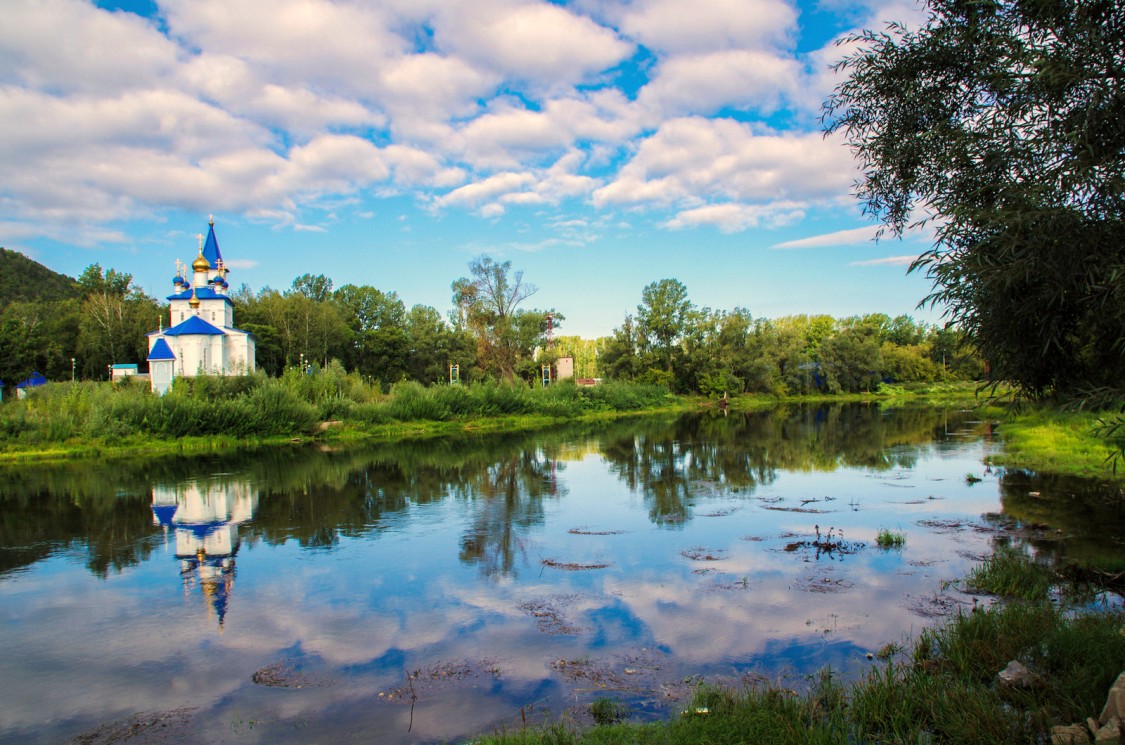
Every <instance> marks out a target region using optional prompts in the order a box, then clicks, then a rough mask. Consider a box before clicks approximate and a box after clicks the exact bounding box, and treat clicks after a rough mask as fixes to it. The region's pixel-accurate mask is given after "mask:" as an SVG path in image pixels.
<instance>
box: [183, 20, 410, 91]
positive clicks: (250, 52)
mask: <svg viewBox="0 0 1125 745" xmlns="http://www.w3.org/2000/svg"><path fill="white" fill-rule="evenodd" d="M161 9H162V10H163V12H164V13H165V16H166V18H167V20H168V25H169V28H170V30H171V32H172V33H173V34H174V35H176V36H177V37H179V38H182V39H184V40H185V41H186V42H187V43H188V44H190V45H191V46H195V47H198V48H201V49H206V50H207V51H208V52H210V53H212V54H222V55H228V56H234V57H238V58H239V59H243V60H245V61H246V62H247V63H248V64H250V65H251V66H252V67H255V68H259V69H262V70H264V71H268V75H267V76H266V77H267V79H269V80H270V81H271V82H275V83H278V84H283V85H286V86H289V85H294V84H297V85H299V86H309V85H312V84H314V83H315V84H318V85H319V86H320V87H322V88H323V87H327V89H328V90H331V91H334V92H335V93H337V94H342V93H344V92H353V93H356V94H364V93H369V92H370V91H371V89H372V87H373V82H374V80H375V77H376V75H375V72H376V70H377V67H378V65H379V64H380V63H382V62H384V61H385V60H386V59H388V58H391V57H395V56H399V55H401V54H403V53H405V52H406V51H407V50H408V48H409V45H408V43H407V42H406V40H405V39H403V38H402V37H401V36H399V35H397V34H396V33H394V32H393V31H392V30H391V29H390V28H389V26H390V24H391V23H392V21H393V19H391V18H387V17H385V16H384V14H383V13H382V11H381V10H380V6H379V5H378V4H372V3H362V4H361V3H352V2H331V1H330V0H234V1H232V0H165V1H164V2H162V3H161Z"/></svg>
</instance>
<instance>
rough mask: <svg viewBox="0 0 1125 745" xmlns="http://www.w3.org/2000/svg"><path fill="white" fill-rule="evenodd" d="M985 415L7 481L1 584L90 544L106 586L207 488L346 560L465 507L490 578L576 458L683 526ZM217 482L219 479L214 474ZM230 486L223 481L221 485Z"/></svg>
mask: <svg viewBox="0 0 1125 745" xmlns="http://www.w3.org/2000/svg"><path fill="white" fill-rule="evenodd" d="M970 416H971V414H968V413H964V414H962V413H950V412H945V411H942V410H940V409H936V408H932V407H925V406H917V407H903V408H895V409H888V408H881V407H879V406H876V405H870V404H847V405H822V406H801V405H782V406H777V407H774V408H770V409H767V410H763V411H757V412H750V413H742V414H739V413H734V414H730V415H729V416H722V415H719V414H718V413H717V412H716V413H714V414H706V413H705V414H701V415H691V416H682V417H676V416H669V415H664V416H647V417H635V418H626V419H619V420H615V421H612V422H597V423H585V424H579V425H575V426H572V427H558V428H554V429H552V430H550V431H546V432H534V433H507V434H498V435H484V436H464V437H453V438H441V439H438V440H427V441H412V442H399V443H390V444H386V445H382V446H379V447H372V448H368V449H356V450H350V451H343V452H323V451H321V450H318V449H315V448H293V449H269V450H262V451H259V452H251V453H242V454H239V455H237V456H234V457H218V456H215V457H205V456H197V457H193V458H191V459H183V458H167V459H159V460H150V461H138V462H115V463H113V464H101V463H97V462H95V463H67V464H62V465H50V466H48V465H37V466H21V467H19V468H0V572H6V571H10V570H12V569H15V568H18V567H22V566H27V565H29V564H32V563H34V562H36V561H39V560H41V559H43V558H46V557H48V556H50V555H52V554H54V553H57V552H59V551H62V550H73V549H74V548H75V547H82V548H84V549H85V550H86V552H87V555H88V558H87V566H88V567H89V568H90V570H91V571H92V572H94V573H95V574H97V575H99V576H106V574H107V573H108V572H109V571H111V570H113V571H120V570H121V569H123V568H125V567H128V566H131V565H133V564H136V563H138V562H140V561H143V560H144V559H146V558H147V557H148V556H149V555H150V553H151V551H152V548H153V547H154V546H155V545H157V543H158V540H157V536H156V532H157V530H158V528H157V527H156V526H154V525H153V523H152V516H151V513H150V497H151V494H152V493H153V489H154V487H156V486H159V485H161V484H176V483H184V482H189V481H193V480H199V479H200V478H201V477H205V478H206V479H209V480H211V481H215V482H216V483H236V482H237V483H241V484H248V485H250V486H252V487H253V489H254V490H255V493H256V494H257V495H258V505H257V508H256V510H255V514H254V518H253V520H252V521H249V522H247V523H245V524H244V525H242V526H241V528H240V536H241V540H243V541H246V542H248V543H250V544H251V545H253V544H254V543H255V542H256V541H264V542H266V543H269V544H281V543H285V542H288V541H296V542H297V544H299V545H300V546H301V547H302V548H305V549H308V550H332V549H333V548H335V547H336V546H338V545H339V544H340V543H341V541H342V540H343V539H345V538H348V537H359V536H371V535H378V534H379V533H380V532H382V531H385V530H387V529H388V527H389V526H391V525H392V524H394V523H395V522H396V521H402V520H406V519H408V517H409V514H410V510H411V508H412V507H414V506H417V505H424V504H429V503H434V502H440V501H443V500H449V499H455V500H460V501H461V502H463V503H464V504H465V507H466V510H467V522H468V525H469V527H468V528H467V529H466V530H465V532H464V533H463V535H462V536H461V538H460V556H461V560H462V561H464V562H465V563H466V564H471V565H475V566H477V567H478V568H479V569H480V571H481V572H482V573H484V574H485V575H488V576H494V575H509V574H514V573H515V572H517V571H518V568H519V566H520V565H521V562H523V561H525V560H526V557H525V556H524V553H523V552H524V546H525V543H526V536H527V534H528V532H529V531H530V530H531V529H532V528H533V527H534V526H536V525H538V524H540V523H542V522H543V510H544V499H545V498H550V497H558V498H562V497H564V496H565V479H564V478H562V475H560V473H559V471H560V470H561V469H562V468H563V467H564V466H565V458H566V457H568V456H567V453H571V452H574V451H575V450H577V451H579V452H582V453H587V454H589V453H600V454H601V456H602V457H603V458H604V459H605V461H606V462H607V464H608V466H609V469H610V471H611V472H612V473H613V474H615V475H616V476H617V478H619V479H620V480H621V481H622V482H623V483H624V484H625V485H626V486H627V487H628V488H629V489H630V490H632V491H634V492H636V493H639V494H641V495H642V497H643V499H644V500H645V502H646V505H647V508H648V513H649V516H650V519H652V520H653V521H655V522H657V523H658V524H661V525H665V526H670V527H671V526H676V525H680V524H682V523H683V521H685V520H688V519H690V518H691V515H692V507H693V504H694V500H695V499H697V498H698V497H700V496H701V495H711V494H717V493H722V494H727V495H732V496H734V495H742V496H746V495H750V494H753V493H754V492H755V491H757V490H759V489H760V488H762V487H763V486H768V485H769V484H771V483H773V482H774V480H775V479H776V478H777V476H778V474H779V473H780V472H781V471H783V470H823V471H830V470H832V469H835V468H839V467H841V466H852V467H863V468H872V469H877V470H882V469H889V468H895V467H910V466H912V465H913V464H914V461H915V460H916V458H917V449H916V448H912V447H911V448H908V447H899V446H902V445H918V444H924V443H930V442H933V441H935V440H941V439H942V438H944V437H945V436H946V433H947V432H949V431H952V430H955V429H957V428H958V427H961V426H962V425H963V424H964V422H965V421H966V420H968V418H969V417H970ZM208 474H217V475H214V476H209V475H208ZM221 474H225V475H221Z"/></svg>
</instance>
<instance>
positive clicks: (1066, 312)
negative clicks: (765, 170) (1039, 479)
mask: <svg viewBox="0 0 1125 745" xmlns="http://www.w3.org/2000/svg"><path fill="white" fill-rule="evenodd" d="M927 6H928V10H929V16H928V19H927V21H926V22H925V23H924V24H923V25H922V26H921V27H920V28H918V29H916V30H912V29H908V28H906V27H903V26H897V25H896V26H891V27H889V28H888V29H887V30H886V31H885V32H873V31H865V32H863V33H861V34H858V35H855V36H853V37H851V38H850V39H849V40H848V43H849V44H853V45H855V51H853V52H852V53H851V54H850V55H849V56H847V57H846V58H845V59H844V60H843V61H842V62H840V63H839V65H838V68H839V69H840V70H842V71H843V72H845V73H847V74H848V78H847V80H845V81H844V82H843V83H841V84H840V85H839V86H838V87H837V88H836V90H835V92H834V93H833V95H832V96H831V97H830V98H829V99H828V101H827V102H826V103H825V108H824V120H825V127H826V130H827V131H828V132H840V133H843V135H844V137H845V139H846V141H847V142H848V144H849V145H850V146H851V149H852V151H853V152H854V154H855V156H856V158H857V159H858V161H859V164H860V166H861V169H862V172H863V177H862V179H861V180H860V181H859V183H858V185H857V196H858V197H859V199H860V200H861V201H862V202H863V203H864V204H865V207H866V209H867V211H868V212H870V213H871V214H873V215H875V216H876V217H877V218H878V219H879V220H881V221H882V222H883V224H884V226H885V227H886V228H887V229H889V230H890V231H891V232H892V233H894V234H901V233H903V232H904V231H905V230H906V229H907V228H908V227H910V226H911V225H912V224H915V223H927V222H929V223H931V224H932V226H933V228H934V232H935V235H936V240H935V243H934V245H933V247H932V248H931V249H930V250H929V251H928V252H927V253H925V254H923V255H922V256H921V257H919V259H918V260H917V261H916V262H915V263H914V269H920V270H924V271H926V273H927V274H928V276H929V277H930V278H931V279H932V280H933V282H934V290H933V292H932V294H931V295H929V297H927V298H926V301H927V302H929V303H931V304H934V305H938V306H945V307H947V308H948V315H949V318H950V320H951V321H952V322H953V323H955V324H956V325H958V326H960V327H961V328H963V329H964V330H965V331H966V332H967V333H968V335H969V337H970V339H971V340H972V341H974V342H975V343H976V345H977V346H978V348H979V350H980V352H981V353H982V354H983V355H984V357H985V358H986V359H987V360H988V361H989V363H990V365H991V373H990V374H991V376H992V379H993V380H995V381H1005V380H1007V381H1012V382H1014V383H1015V384H1016V385H1017V386H1018V387H1019V389H1020V390H1021V391H1022V392H1023V393H1025V394H1028V395H1031V396H1043V395H1047V394H1063V395H1073V394H1079V395H1082V394H1083V391H1090V390H1093V389H1099V388H1100V389H1102V390H1109V391H1111V392H1112V394H1113V395H1114V396H1116V397H1117V399H1118V400H1121V399H1122V398H1125V384H1123V383H1122V381H1123V380H1125V281H1123V280H1125V243H1122V241H1121V240H1120V236H1121V235H1122V234H1123V232H1125V231H1123V228H1125V209H1123V208H1125V116H1123V115H1122V111H1125V3H1122V2H1121V0H971V1H970V0H928V2H927Z"/></svg>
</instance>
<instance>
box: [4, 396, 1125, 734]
mask: <svg viewBox="0 0 1125 745" xmlns="http://www.w3.org/2000/svg"><path fill="white" fill-rule="evenodd" d="M991 430H992V425H991V424H989V423H987V422H981V421H978V420H976V418H975V416H974V415H973V414H972V412H966V411H955V410H941V409H934V408H928V407H906V408H898V409H886V408H879V407H877V406H870V405H848V406H833V407H829V406H822V407H798V406H793V407H781V408H778V409H775V410H771V411H767V412H760V413H754V414H747V415H731V416H726V417H724V416H721V415H719V414H713V415H703V416H689V417H682V418H667V417H656V418H652V417H650V418H641V419H634V420H628V421H621V422H615V423H613V424H606V425H597V426H594V425H589V426H583V427H576V428H572V429H560V430H557V431H552V432H548V433H539V434H520V435H501V436H490V437H480V438H464V439H454V440H441V441H432V442H422V443H402V444H397V445H390V446H386V447H381V448H377V449H371V450H364V451H356V452H321V451H318V450H295V451H284V452H276V451H274V452H267V453H263V454H260V455H258V456H255V457H250V456H241V457H239V458H233V459H221V458H212V457H190V458H184V459H181V460H171V461H161V462H157V463H146V464H132V465H130V464H124V465H122V464H113V465H104V464H92V465H91V464H67V465H64V466H57V467H36V468H29V467H21V468H18V469H9V470H6V471H0V638H2V639H3V655H0V741H2V742H12V743H15V742H20V743H24V742H45V743H46V742H61V741H66V740H67V739H69V738H73V737H78V736H83V735H84V736H86V737H87V738H89V739H87V740H86V741H89V742H120V741H124V739H123V738H124V736H125V735H136V737H134V738H133V739H130V740H129V742H132V743H136V742H144V741H153V742H185V741H186V742H207V743H218V742H224V743H225V742H231V743H253V742H309V741H348V740H351V739H355V740H361V741H366V742H371V741H378V742H390V743H396V742H400V743H415V742H443V741H451V742H458V741H465V740H467V739H469V738H470V737H471V736H472V735H473V734H474V733H479V732H481V731H489V730H491V729H492V728H494V727H508V728H512V727H519V726H520V725H521V723H522V722H524V721H535V722H539V721H542V720H543V719H544V718H545V717H560V716H567V717H571V718H574V719H576V720H579V721H586V718H587V717H588V714H587V711H588V705H589V703H590V702H591V701H593V700H594V699H595V698H598V697H611V698H619V699H621V700H622V701H625V702H626V703H627V704H628V705H629V707H630V710H631V711H632V715H633V717H634V718H635V719H644V718H653V717H660V716H667V715H668V714H669V713H670V712H674V711H676V710H678V709H679V708H682V707H683V705H684V704H685V702H686V700H687V698H688V697H689V696H690V694H691V690H692V688H693V686H694V685H696V684H697V683H698V682H700V681H701V680H707V681H712V682H727V683H739V682H742V681H745V682H748V683H753V682H755V681H760V680H762V679H769V680H772V681H778V680H782V681H787V684H789V685H792V686H794V687H796V686H799V685H800V683H801V681H802V679H803V676H805V675H808V674H811V673H814V672H815V671H817V670H820V669H821V668H823V667H825V666H830V667H831V669H832V670H833V671H834V672H836V673H837V674H839V675H842V676H845V677H854V676H857V675H860V674H862V673H863V671H864V670H866V669H867V668H868V667H869V666H871V665H872V664H876V663H875V662H873V661H872V660H871V659H870V655H872V654H874V653H875V652H877V651H878V650H880V649H881V648H882V647H884V645H886V644H887V643H888V642H900V643H901V642H908V641H909V639H911V638H913V637H914V636H915V635H916V634H917V633H918V631H919V630H920V629H922V628H924V627H925V626H927V625H929V624H932V623H934V622H935V621H936V620H937V619H939V618H941V617H942V616H943V615H946V614H949V613H951V612H955V611H956V610H957V609H958V608H965V607H969V606H970V605H971V604H972V602H973V598H972V597H970V596H966V595H964V594H962V593H960V592H958V590H957V588H956V586H950V585H949V580H954V579H957V578H960V577H962V576H963V575H964V574H965V573H966V571H967V570H968V569H969V568H970V567H971V566H972V564H973V563H974V562H976V561H978V560H980V559H981V558H982V557H985V556H987V555H988V554H989V553H990V551H991V550H992V547H993V546H994V545H995V544H996V543H997V542H1011V541H1016V542H1020V543H1025V544H1027V545H1029V546H1031V547H1033V548H1034V549H1035V550H1036V551H1037V552H1039V553H1041V554H1043V555H1054V556H1061V555H1065V554H1067V553H1078V554H1082V553H1083V552H1086V553H1090V554H1092V553H1097V554H1098V555H1100V556H1104V555H1106V554H1107V553H1109V554H1114V552H1116V554H1121V553H1122V546H1121V544H1120V542H1119V541H1120V539H1118V538H1116V537H1113V536H1120V535H1123V534H1125V530H1122V528H1125V525H1122V524H1121V523H1122V517H1121V514H1120V509H1119V508H1113V507H1110V506H1108V505H1110V504H1112V501H1113V500H1112V497H1113V494H1112V492H1113V487H1110V486H1108V485H1099V484H1096V483H1094V482H1085V481H1077V480H1065V479H1057V478H1052V477H1045V476H1034V475H1030V474H1025V473H1002V472H995V471H992V470H990V469H988V468H986V467H985V466H984V465H983V459H984V457H985V456H986V455H987V453H988V452H989V451H990V450H992V449H994V448H996V447H997V445H996V444H995V443H994V442H993V440H992V439H991ZM969 475H972V476H973V479H967V478H966V477H967V476H969ZM976 479H979V481H977V480H976ZM880 529H889V530H893V531H896V532H901V533H903V534H904V535H905V536H906V545H905V547H903V548H901V549H897V550H886V549H880V548H878V547H877V546H875V536H876V533H877V532H878V531H879V530H880ZM829 531H831V534H829ZM829 535H831V538H829ZM1107 536H1109V537H1108V538H1107ZM818 540H819V541H820V545H821V548H818V547H817V546H816V545H815V542H816V541H818ZM824 547H827V549H828V550H823V548H824Z"/></svg>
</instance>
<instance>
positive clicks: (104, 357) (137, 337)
mask: <svg viewBox="0 0 1125 745" xmlns="http://www.w3.org/2000/svg"><path fill="white" fill-rule="evenodd" d="M78 284H79V286H80V287H81V288H82V291H83V292H84V293H85V295H86V299H85V300H84V301H83V303H82V309H81V315H80V319H79V324H78V339H77V343H76V347H77V351H76V356H77V357H78V359H79V361H80V362H81V363H82V368H83V373H84V375H86V376H90V377H95V378H97V377H100V376H101V375H103V374H105V372H106V367H107V366H108V365H111V364H116V363H119V362H140V361H141V360H144V359H145V358H147V356H148V340H147V339H146V337H145V334H146V333H148V332H149V331H151V330H152V329H153V328H154V327H155V326H156V325H157V324H158V322H159V318H160V312H161V311H160V308H159V306H158V305H157V303H156V300H154V299H153V298H151V297H149V296H148V295H146V294H145V293H144V292H142V291H141V290H140V288H138V287H136V286H135V285H134V284H133V275H131V274H126V273H123V272H118V271H116V270H114V269H106V270H103V269H102V268H101V266H100V265H99V264H91V265H90V266H88V267H86V270H85V271H83V272H82V276H81V277H79V278H78Z"/></svg>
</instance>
